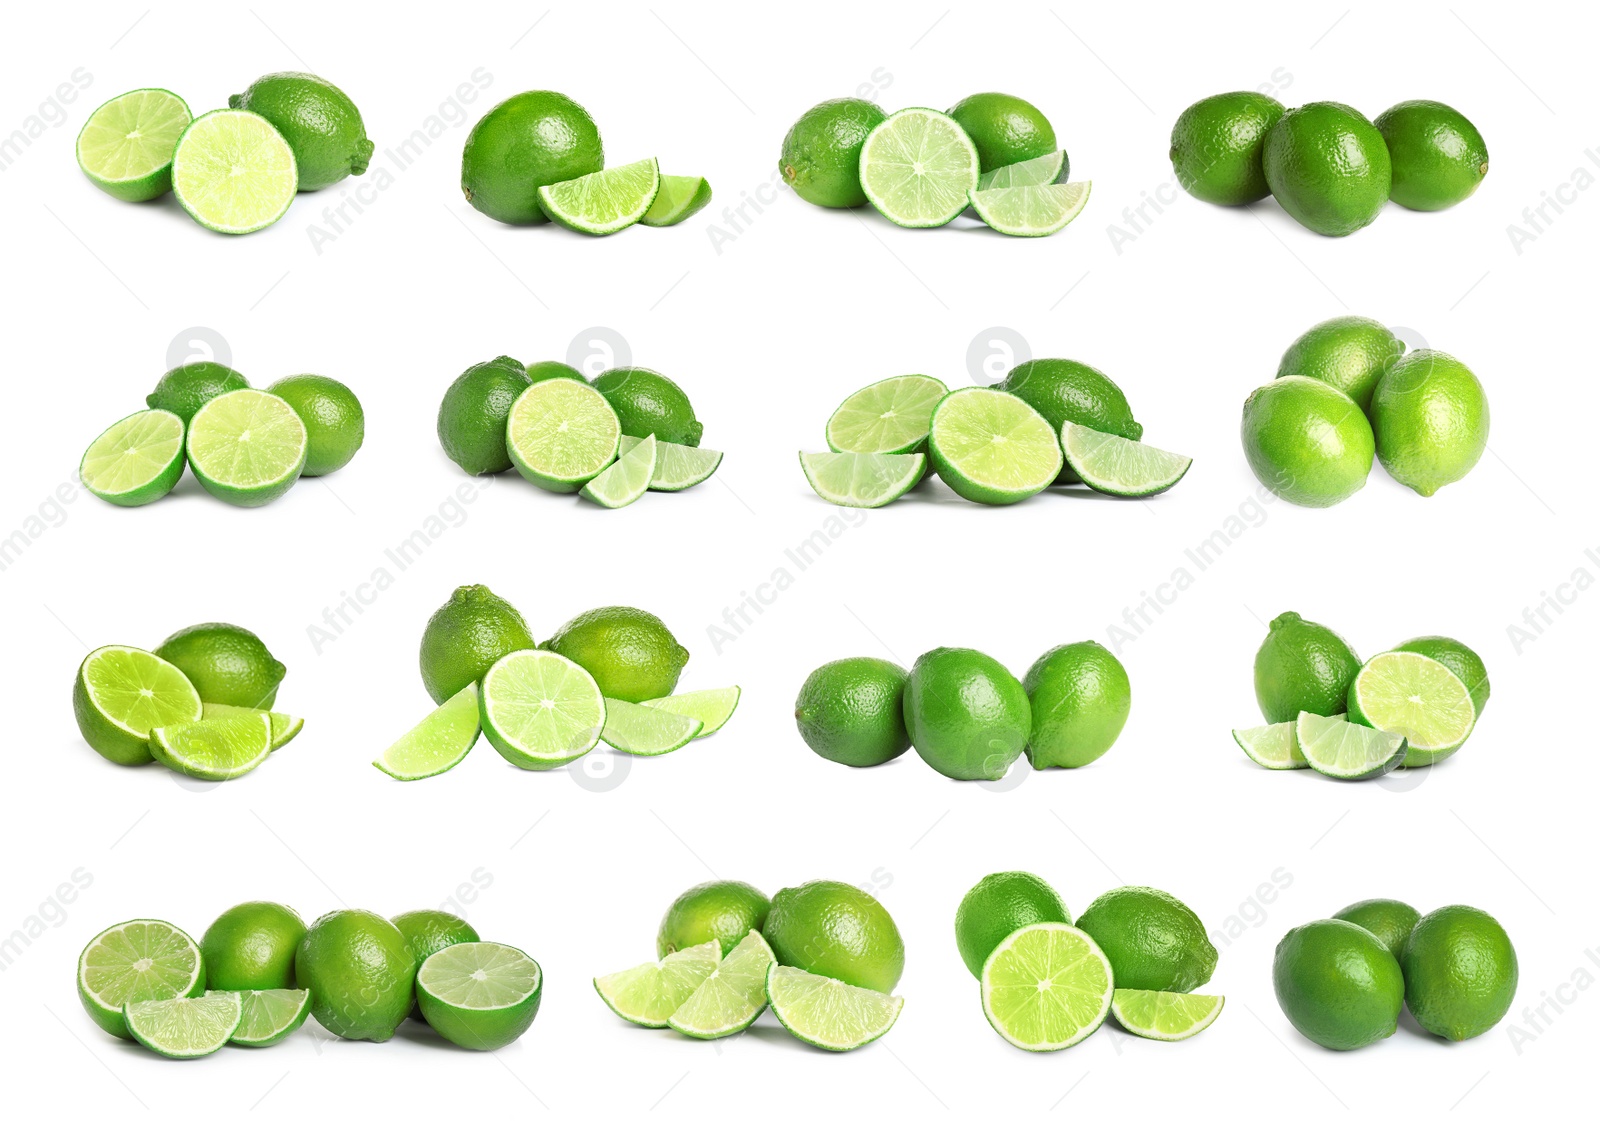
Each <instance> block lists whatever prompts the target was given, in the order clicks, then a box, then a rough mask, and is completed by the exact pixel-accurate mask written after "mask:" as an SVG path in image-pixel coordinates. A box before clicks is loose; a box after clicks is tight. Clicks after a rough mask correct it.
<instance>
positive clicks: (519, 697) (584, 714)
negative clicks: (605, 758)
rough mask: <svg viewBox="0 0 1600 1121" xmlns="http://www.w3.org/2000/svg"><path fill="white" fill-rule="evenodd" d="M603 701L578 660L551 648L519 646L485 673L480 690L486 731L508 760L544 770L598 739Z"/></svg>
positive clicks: (480, 714)
mask: <svg viewBox="0 0 1600 1121" xmlns="http://www.w3.org/2000/svg"><path fill="white" fill-rule="evenodd" d="M605 719H606V708H605V700H604V698H602V697H601V695H600V689H599V687H598V686H596V685H595V682H594V678H592V677H590V676H589V674H588V673H587V672H586V671H585V670H584V669H583V667H582V666H580V665H578V664H577V663H576V662H570V661H568V660H567V659H566V658H563V657H562V656H561V655H560V654H552V653H551V652H550V651H548V650H516V651H513V652H512V653H510V654H507V655H506V656H505V657H503V658H501V659H500V660H499V661H498V662H496V663H495V664H494V665H493V666H491V667H490V668H489V672H488V673H486V674H484V677H483V684H482V685H481V686H480V692H479V694H478V720H479V722H480V723H481V724H482V725H483V734H484V735H485V736H487V737H488V738H489V742H490V743H492V744H493V745H494V748H495V750H496V751H498V752H499V753H500V754H501V755H502V756H504V757H505V759H506V761H507V762H509V763H512V764H515V765H516V766H518V767H521V768H523V769H524V770H529V771H544V770H549V769H550V768H552V767H559V766H561V765H562V764H564V763H569V762H571V761H572V760H574V759H576V758H578V757H579V756H581V755H584V754H586V753H587V752H588V751H589V750H590V749H591V748H593V747H594V745H595V744H596V743H597V742H599V739H600V729H601V728H602V727H603V726H604V724H605Z"/></svg>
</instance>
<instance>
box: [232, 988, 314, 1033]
mask: <svg viewBox="0 0 1600 1121" xmlns="http://www.w3.org/2000/svg"><path fill="white" fill-rule="evenodd" d="M310 1011H311V990H310V989H256V990H254V991H250V992H242V993H240V994H239V1026H238V1027H237V1028H234V1029H233V1039H232V1040H230V1042H232V1043H237V1044H238V1045H239V1046H241V1047H271V1046H273V1045H274V1044H276V1043H282V1042H283V1041H284V1040H285V1039H288V1038H289V1037H290V1036H291V1035H293V1034H294V1033H295V1032H296V1031H298V1030H299V1028H300V1025H301V1024H303V1023H305V1022H306V1013H308V1012H310Z"/></svg>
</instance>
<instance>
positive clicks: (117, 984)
mask: <svg viewBox="0 0 1600 1121" xmlns="http://www.w3.org/2000/svg"><path fill="white" fill-rule="evenodd" d="M205 987H206V967H205V963H204V962H203V961H202V959H201V957H200V947H199V946H197V945H195V941H194V939H193V938H190V937H189V936H188V935H187V934H185V933H184V932H183V931H181V930H179V929H178V928H177V927H175V926H173V925H172V924H171V923H169V922H162V921H161V920H160V919H133V920H132V921H130V922H122V923H118V924H117V925H116V926H112V927H107V928H106V929H105V930H102V931H101V932H100V933H99V934H96V935H95V936H94V937H93V938H92V939H90V941H89V944H88V945H87V946H85V947H84V948H83V953H82V954H81V955H79V957H78V999H79V1000H81V1001H83V1007H84V1010H85V1011H86V1012H88V1013H89V1018H90V1019H91V1020H93V1021H94V1022H95V1023H97V1024H99V1025H100V1026H101V1027H102V1028H104V1029H105V1030H106V1031H108V1032H110V1033H111V1034H112V1035H115V1036H119V1037H121V1038H123V1039H129V1038H131V1037H130V1036H129V1034H128V1023H127V1020H126V1019H125V1018H124V1017H123V1015H122V1009H123V1007H124V1006H125V1005H127V1004H128V1003H129V1002H135V1003H137V1002H139V1001H145V1000H169V999H171V998H172V997H176V996H195V995H197V994H198V993H201V992H203V991H205Z"/></svg>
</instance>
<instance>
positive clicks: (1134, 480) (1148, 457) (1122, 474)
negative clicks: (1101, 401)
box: [1061, 422, 1194, 498]
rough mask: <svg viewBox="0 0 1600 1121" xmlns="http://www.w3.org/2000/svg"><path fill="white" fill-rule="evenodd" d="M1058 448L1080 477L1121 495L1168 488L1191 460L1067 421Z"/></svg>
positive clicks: (1141, 494)
mask: <svg viewBox="0 0 1600 1121" xmlns="http://www.w3.org/2000/svg"><path fill="white" fill-rule="evenodd" d="M1061 449H1062V452H1063V454H1064V455H1065V456H1066V461H1067V466H1068V467H1070V468H1071V469H1072V470H1073V471H1074V472H1076V473H1077V476H1078V478H1079V479H1080V480H1081V481H1083V482H1084V483H1085V484H1087V485H1088V486H1089V487H1091V488H1092V489H1094V490H1097V491H1099V492H1101V493H1102V494H1114V495H1117V496H1118V497H1120V498H1148V497H1150V496H1151V495H1153V494H1160V493H1161V492H1162V491H1164V490H1171V489H1172V487H1173V486H1175V485H1176V484H1177V482H1178V480H1179V479H1181V478H1183V477H1184V475H1186V474H1187V473H1188V471H1189V465H1190V464H1191V463H1193V462H1194V460H1192V459H1190V458H1189V457H1188V456H1185V455H1177V454H1175V453H1173V452H1165V451H1162V450H1161V449H1160V448H1152V447H1151V446H1150V445H1149V444H1141V443H1140V442H1139V441H1137V440H1128V439H1124V438H1123V437H1121V436H1113V435H1112V434H1111V433H1109V432H1099V431H1096V430H1095V429H1093V428H1088V427H1086V426H1084V425H1082V424H1072V423H1070V422H1068V423H1067V424H1066V425H1064V426H1063V427H1062V429H1061Z"/></svg>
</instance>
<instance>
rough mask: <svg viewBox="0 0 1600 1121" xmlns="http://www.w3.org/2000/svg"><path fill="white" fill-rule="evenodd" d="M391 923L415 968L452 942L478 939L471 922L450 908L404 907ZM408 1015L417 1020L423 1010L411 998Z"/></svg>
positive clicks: (455, 944) (420, 1017)
mask: <svg viewBox="0 0 1600 1121" xmlns="http://www.w3.org/2000/svg"><path fill="white" fill-rule="evenodd" d="M389 921H390V922H392V923H394V927H395V929H396V930H398V931H399V932H400V933H401V935H402V936H403V937H404V938H405V940H406V948H407V949H408V950H410V951H411V960H412V961H414V962H416V964H417V968H418V969H421V968H422V963H423V962H425V961H427V960H428V959H429V958H431V957H432V956H433V955H434V954H436V953H438V952H439V951H440V950H445V949H448V948H450V947H451V946H457V945H460V944H461V943H462V942H478V941H481V939H480V938H479V937H478V932H477V931H476V930H474V929H473V927H472V924H471V923H469V922H468V921H467V920H466V919H464V918H461V917H460V916H459V915H453V914H451V913H450V912H449V911H434V910H420V911H406V912H404V913H403V914H399V915H396V916H395V917H394V918H392V919H390V920H389ZM411 1018H412V1019H413V1020H420V1019H422V1018H423V1016H422V1011H421V1010H420V1009H419V1008H418V1007H417V1006H416V1004H415V1003H414V1002H413V1004H412V1006H411Z"/></svg>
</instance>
